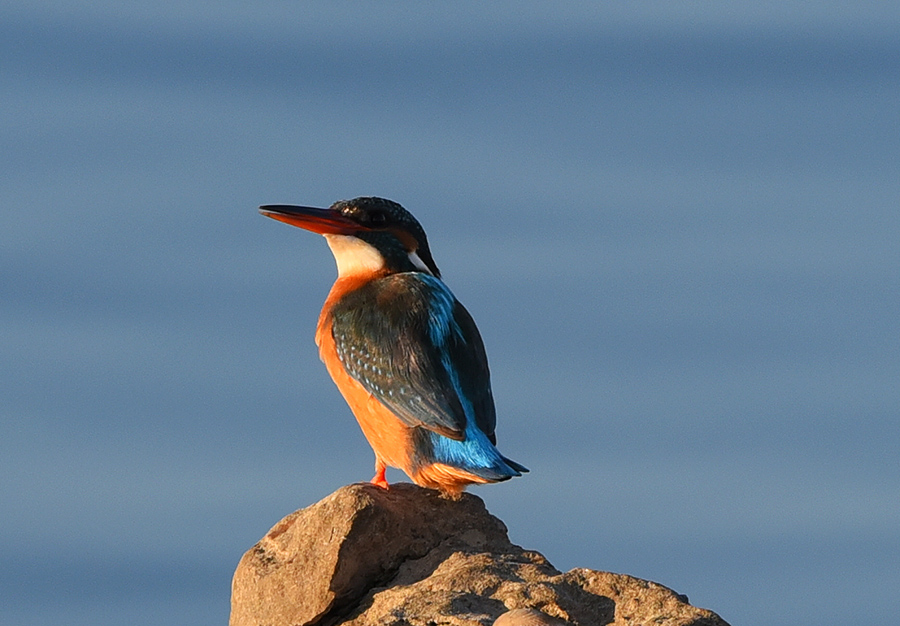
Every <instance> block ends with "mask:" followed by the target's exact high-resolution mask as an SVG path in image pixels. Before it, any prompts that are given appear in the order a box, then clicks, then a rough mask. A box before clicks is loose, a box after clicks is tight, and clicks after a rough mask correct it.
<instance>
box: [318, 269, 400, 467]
mask: <svg viewBox="0 0 900 626" xmlns="http://www.w3.org/2000/svg"><path fill="white" fill-rule="evenodd" d="M360 282H361V281H357V280H354V279H352V278H342V279H338V281H337V282H336V283H335V284H334V287H332V289H331V293H330V294H329V295H328V298H327V299H326V301H325V306H324V307H323V309H322V315H321V317H320V318H319V325H318V328H317V329H316V344H317V345H318V346H319V356H320V357H321V359H322V361H323V362H324V363H325V367H326V368H327V369H328V373H329V374H330V375H331V378H332V380H334V383H335V385H337V388H338V389H339V390H340V392H341V395H343V396H344V400H346V401H347V404H348V405H350V410H351V411H353V415H354V416H355V417H356V421H357V422H359V426H360V428H361V429H362V431H363V434H364V435H365V436H366V439H367V440H368V442H369V445H370V446H372V450H374V451H375V456H376V458H377V460H378V461H381V462H382V463H384V464H385V465H389V466H391V467H396V468H398V469H401V470H403V471H404V472H406V474H407V475H408V476H410V477H412V475H413V467H412V458H411V453H412V437H411V435H412V428H410V427H409V426H407V425H406V424H404V423H403V422H402V421H400V419H399V418H398V417H397V416H396V415H394V414H393V413H392V412H391V411H390V410H389V409H388V408H387V407H385V406H384V405H383V404H381V402H379V401H378V400H377V399H376V398H375V397H373V396H372V394H370V393H369V392H368V391H366V389H365V388H364V387H363V386H362V385H361V384H359V383H358V382H357V381H356V380H355V379H354V378H353V377H351V376H350V375H349V374H348V373H347V371H346V370H345V369H344V366H343V364H342V363H341V360H340V359H339V358H338V354H337V348H336V347H335V344H334V337H333V336H332V334H331V318H330V316H329V315H328V311H330V310H331V307H332V303H333V302H335V301H336V300H337V299H339V298H340V297H341V296H343V295H344V294H345V293H347V292H348V291H352V290H353V289H355V288H356V287H358V286H359V285H360Z"/></svg>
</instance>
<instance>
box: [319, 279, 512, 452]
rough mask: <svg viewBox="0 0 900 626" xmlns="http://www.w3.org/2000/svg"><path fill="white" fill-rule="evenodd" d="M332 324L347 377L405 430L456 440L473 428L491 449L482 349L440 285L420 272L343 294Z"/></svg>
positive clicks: (464, 314) (468, 320)
mask: <svg viewBox="0 0 900 626" xmlns="http://www.w3.org/2000/svg"><path fill="white" fill-rule="evenodd" d="M332 318H333V321H332V334H333V337H334V341H335V344H336V346H337V353H338V357H339V358H340V359H341V362H342V364H343V365H344V367H345V368H346V369H347V372H348V373H349V374H350V375H351V376H352V377H353V378H354V379H355V380H357V381H358V382H359V383H360V384H361V385H362V386H363V387H365V389H366V390H367V391H368V392H369V393H371V394H372V395H374V396H375V397H376V398H378V400H380V401H381V402H382V403H383V404H384V405H386V406H387V407H388V408H389V409H391V411H393V412H394V413H395V414H396V415H397V417H399V418H400V419H401V420H403V421H404V422H405V423H406V424H408V425H410V426H423V427H425V428H426V429H428V430H431V431H434V432H436V433H439V434H441V435H444V436H445V437H449V438H451V439H454V440H457V441H462V440H464V439H465V438H466V430H467V427H469V426H472V425H474V426H476V427H477V428H478V429H479V430H480V431H481V432H482V433H484V434H485V435H486V436H487V438H488V439H489V440H490V441H491V443H495V442H496V439H495V437H494V429H495V426H496V413H495V409H494V400H493V397H492V395H491V383H490V372H489V370H488V364H487V356H486V354H485V351H484V344H483V342H482V340H481V335H480V334H479V333H478V329H477V328H476V327H475V323H474V321H473V320H472V317H471V316H470V315H469V313H468V311H466V309H465V308H464V307H463V306H462V305H461V304H460V303H459V302H458V301H457V300H456V298H455V297H454V296H453V294H452V293H451V292H450V290H449V289H447V287H446V285H444V283H442V282H441V281H440V280H438V279H437V278H434V277H433V276H429V275H428V274H424V273H419V272H408V273H400V274H392V275H389V276H385V277H383V278H379V279H376V280H374V281H372V282H370V283H368V284H366V285H364V286H363V287H360V288H359V289H356V290H354V291H352V292H350V293H348V294H346V295H345V296H344V297H343V298H342V299H341V300H340V301H339V302H338V303H337V304H336V305H335V307H334V308H333V309H332Z"/></svg>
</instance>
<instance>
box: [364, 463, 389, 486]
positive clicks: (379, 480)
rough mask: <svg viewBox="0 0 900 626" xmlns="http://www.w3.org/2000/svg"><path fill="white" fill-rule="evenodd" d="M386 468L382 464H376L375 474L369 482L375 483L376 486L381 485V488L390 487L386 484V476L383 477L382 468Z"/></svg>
mask: <svg viewBox="0 0 900 626" xmlns="http://www.w3.org/2000/svg"><path fill="white" fill-rule="evenodd" d="M385 469H387V468H386V467H385V466H384V465H380V464H379V465H376V466H375V476H373V477H372V480H370V481H369V482H370V483H372V484H373V485H375V486H376V487H381V488H382V489H390V486H389V485H388V481H387V478H385V477H384V470H385Z"/></svg>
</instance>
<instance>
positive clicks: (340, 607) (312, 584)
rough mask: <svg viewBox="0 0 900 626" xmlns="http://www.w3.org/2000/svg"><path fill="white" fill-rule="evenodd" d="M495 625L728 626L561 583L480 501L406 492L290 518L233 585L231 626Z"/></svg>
mask: <svg viewBox="0 0 900 626" xmlns="http://www.w3.org/2000/svg"><path fill="white" fill-rule="evenodd" d="M516 609H531V611H519V612H518V613H517V612H516ZM501 615H502V617H501ZM498 617H499V620H498ZM529 619H530V620H532V621H527V620H529ZM540 619H543V620H545V621H543V622H542V621H534V620H540ZM553 619H555V620H557V621H553ZM495 620H498V621H497V622H496V624H498V625H500V626H528V625H530V624H566V623H570V624H573V625H575V626H588V625H592V626H593V625H596V626H601V625H605V624H613V625H614V626H624V625H625V624H641V623H648V624H649V623H653V624H654V625H656V626H727V624H726V622H725V621H724V620H722V619H721V618H720V617H719V616H718V615H716V614H715V613H713V612H711V611H707V610H705V609H698V608H696V607H693V606H691V605H690V604H688V603H687V598H685V597H684V596H679V595H678V594H676V593H675V592H673V591H672V590H670V589H667V588H666V587H663V586H662V585H658V584H656V583H652V582H648V581H645V580H640V579H637V578H632V577H630V576H625V575H622V574H609V573H605V572H595V571H592V570H588V569H575V570H572V571H571V572H568V573H566V574H562V573H560V572H559V571H558V570H556V569H555V568H554V567H553V566H552V565H550V563H548V562H547V560H546V559H545V558H544V557H543V556H541V555H540V554H538V553H537V552H530V551H527V550H523V549H522V548H520V547H518V546H515V545H513V544H512V543H510V541H509V539H508V537H507V535H506V527H505V526H504V525H503V523H502V522H501V521H500V520H498V519H497V518H495V517H494V516H492V515H491V514H489V513H488V512H487V510H486V509H485V507H484V503H483V502H482V501H481V499H480V498H478V497H477V496H474V495H472V494H463V496H462V497H461V498H460V499H459V500H449V499H445V498H443V497H442V496H441V495H440V494H438V493H437V492H436V491H431V490H428V489H422V488H420V487H416V486H414V485H409V484H404V483H400V484H395V485H392V486H391V488H390V490H388V491H385V490H383V489H380V488H378V487H374V486H372V485H367V484H361V485H351V486H349V487H343V488H341V489H339V490H337V491H336V492H335V493H333V494H332V495H330V496H328V497H327V498H325V499H324V500H322V501H321V502H319V503H317V504H314V505H313V506H311V507H308V508H306V509H303V510H300V511H297V512H295V513H292V514H291V515H288V516H287V517H285V518H284V519H283V520H281V521H280V522H279V523H278V524H276V525H275V527H274V528H272V530H270V531H269V532H268V533H267V534H266V536H265V537H263V538H262V539H261V540H260V542H259V543H257V544H256V545H255V546H254V547H253V548H251V549H250V550H249V551H248V552H247V553H246V554H245V555H244V557H243V558H242V559H241V562H240V564H239V565H238V568H237V571H236V572H235V575H234V581H233V583H232V596H231V621H230V626H301V625H304V624H321V625H322V626H330V625H338V624H342V625H344V626H375V625H376V624H378V625H379V626H388V625H392V624H395V625H397V626H400V625H409V626H433V625H435V624H442V625H447V626H490V625H491V624H494V623H495ZM502 620H506V621H502ZM547 620H549V621H547Z"/></svg>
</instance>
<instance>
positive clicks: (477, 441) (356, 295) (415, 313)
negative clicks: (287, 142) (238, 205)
mask: <svg viewBox="0 0 900 626" xmlns="http://www.w3.org/2000/svg"><path fill="white" fill-rule="evenodd" d="M259 211H260V213H262V214H263V215H264V216H266V217H270V218H272V219H275V220H278V221H280V222H284V223H287V224H290V225H293V226H298V227H300V228H303V229H305V230H308V231H311V232H314V233H318V234H320V235H323V236H324V237H325V240H326V241H327V243H328V246H329V248H330V249H331V252H332V254H333V255H334V259H335V262H336V265H337V274H338V275H337V279H336V281H335V283H334V285H333V286H332V288H331V290H330V292H329V293H328V296H327V297H326V299H325V304H324V305H323V307H322V312H321V314H320V316H319V320H318V324H317V326H316V334H315V340H316V345H317V346H318V349H319V357H320V359H321V360H322V361H323V362H324V364H325V368H326V369H327V371H328V373H329V375H330V376H331V378H332V379H333V380H334V383H335V384H336V385H337V388H338V390H339V391H340V392H341V394H342V395H343V397H344V399H345V400H346V402H347V404H348V405H349V407H350V409H351V411H352V413H353V414H354V416H355V417H356V420H357V422H358V423H359V426H360V428H361V429H362V432H363V434H364V435H365V437H366V439H367V440H368V442H369V445H370V446H371V447H372V450H373V451H374V453H375V476H374V477H373V478H372V479H371V481H370V482H371V483H372V484H374V485H377V486H378V487H381V488H384V489H388V488H389V485H388V481H387V479H386V478H385V470H386V468H387V467H394V468H397V469H400V470H402V471H403V472H404V473H405V474H406V475H407V476H409V478H410V479H411V480H412V481H413V482H414V483H415V484H417V485H419V486H421V487H426V488H429V489H436V490H438V491H440V492H441V493H442V494H444V495H446V496H450V497H453V498H458V497H461V495H460V494H461V493H462V492H463V491H464V490H465V489H466V487H468V486H469V485H472V484H484V483H496V482H501V481H505V480H508V479H510V478H513V477H515V476H521V475H522V474H523V473H525V472H528V469H527V468H526V467H524V466H523V465H521V464H519V463H516V462H515V461H513V460H511V459H509V458H507V457H505V456H503V455H502V454H501V453H500V452H499V450H498V449H497V447H496V443H497V438H496V434H495V428H496V409H495V406H494V399H493V394H492V392H491V381H490V370H489V368H488V361H487V354H486V352H485V348H484V343H483V341H482V338H481V334H480V333H479V332H478V328H477V327H476V326H475V322H474V320H473V319H472V316H471V315H470V314H469V312H468V311H467V310H466V309H465V307H463V305H462V304H460V303H459V301H458V300H457V299H456V297H455V296H454V295H453V293H452V292H451V291H450V289H449V288H448V287H447V286H446V285H445V284H444V282H443V281H442V280H441V272H440V270H439V269H438V267H437V265H436V264H435V262H434V259H433V257H432V255H431V250H430V248H429V246H428V238H427V237H426V235H425V230H424V229H423V228H422V226H421V224H419V222H418V220H416V218H415V217H413V216H412V214H411V213H410V212H409V211H407V210H406V209H404V208H403V207H402V206H401V205H400V204H398V203H397V202H393V201H391V200H387V199H384V198H377V197H360V198H355V199H353V200H341V201H338V202H335V203H334V204H332V205H331V206H330V207H329V208H327V209H322V208H314V207H307V206H295V205H283V204H269V205H263V206H260V207H259Z"/></svg>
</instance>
